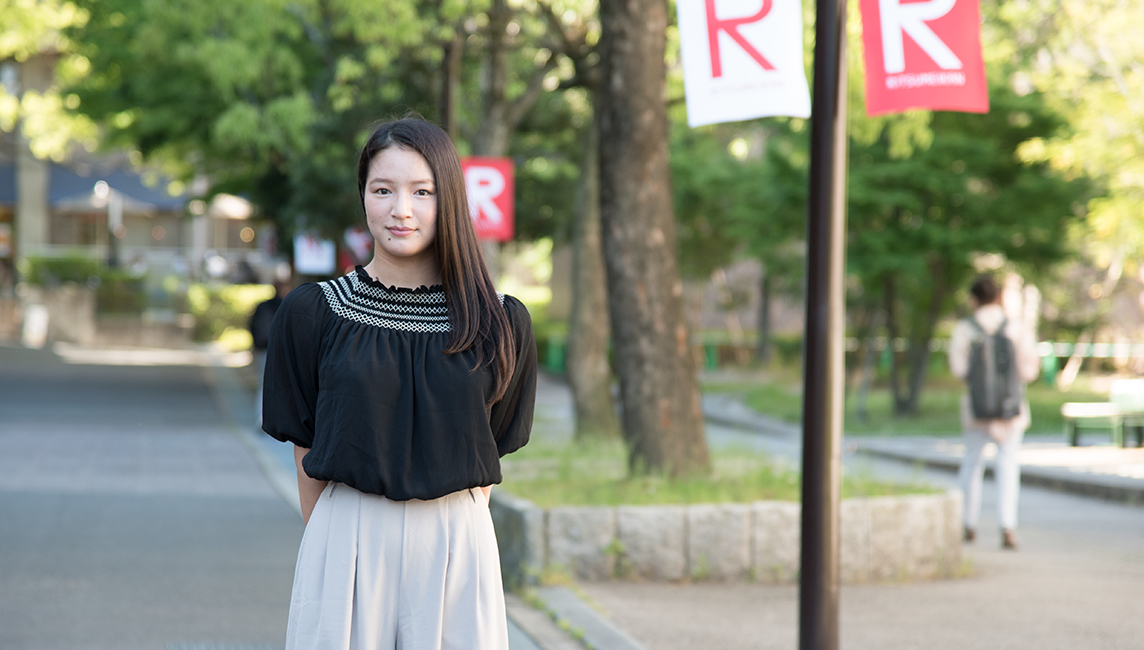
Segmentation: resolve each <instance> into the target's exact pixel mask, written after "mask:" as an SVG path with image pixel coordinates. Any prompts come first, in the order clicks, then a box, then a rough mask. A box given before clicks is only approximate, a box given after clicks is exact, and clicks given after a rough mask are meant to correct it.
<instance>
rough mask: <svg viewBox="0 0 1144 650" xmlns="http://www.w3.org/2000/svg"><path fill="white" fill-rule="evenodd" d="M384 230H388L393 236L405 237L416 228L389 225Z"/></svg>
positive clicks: (415, 230)
mask: <svg viewBox="0 0 1144 650" xmlns="http://www.w3.org/2000/svg"><path fill="white" fill-rule="evenodd" d="M386 230H388V231H389V233H390V234H391V235H393V236H395V237H405V236H408V235H412V234H413V233H415V232H417V229H416V228H402V227H400V226H390V227H389V228H386Z"/></svg>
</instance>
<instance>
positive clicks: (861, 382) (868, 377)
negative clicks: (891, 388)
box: [854, 302, 882, 422]
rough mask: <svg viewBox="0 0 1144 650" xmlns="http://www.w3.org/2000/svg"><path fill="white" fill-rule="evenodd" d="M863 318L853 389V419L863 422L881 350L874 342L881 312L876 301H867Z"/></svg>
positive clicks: (867, 412) (867, 411) (866, 416)
mask: <svg viewBox="0 0 1144 650" xmlns="http://www.w3.org/2000/svg"><path fill="white" fill-rule="evenodd" d="M862 312H863V315H864V318H863V325H862V329H861V331H860V332H859V333H858V340H859V342H860V346H861V348H860V349H859V351H858V355H857V356H858V359H859V363H858V371H857V377H856V380H857V383H858V386H857V387H856V388H855V390H854V419H855V420H857V421H858V422H865V421H866V420H867V418H868V417H869V415H870V412H869V410H868V408H867V403H868V399H869V396H870V386H871V384H873V383H874V364H875V362H876V361H877V359H878V354H879V353H880V352H881V350H879V349H877V346H876V345H875V343H876V342H877V336H878V316H879V315H880V314H881V313H882V312H881V311H880V310H879V309H878V305H877V303H876V302H867V303H866V307H865V308H864V309H863V310H862Z"/></svg>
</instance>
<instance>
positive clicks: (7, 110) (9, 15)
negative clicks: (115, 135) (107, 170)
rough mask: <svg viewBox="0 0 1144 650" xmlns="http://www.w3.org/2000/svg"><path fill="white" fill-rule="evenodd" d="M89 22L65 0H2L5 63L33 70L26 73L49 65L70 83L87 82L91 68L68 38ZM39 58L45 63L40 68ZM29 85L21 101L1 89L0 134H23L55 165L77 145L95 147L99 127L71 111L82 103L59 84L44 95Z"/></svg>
mask: <svg viewBox="0 0 1144 650" xmlns="http://www.w3.org/2000/svg"><path fill="white" fill-rule="evenodd" d="M87 18H88V14H87V12H86V11H85V10H83V9H82V8H80V7H79V6H77V5H76V3H73V2H67V1H65V0H39V1H33V0H0V61H3V60H5V59H14V60H15V61H16V62H17V63H19V64H22V65H25V66H29V68H28V69H27V70H25V73H28V72H31V68H33V67H38V66H39V64H40V63H45V64H47V65H48V66H49V67H54V69H55V75H56V77H57V79H62V80H63V81H64V82H65V83H66V82H67V81H68V80H71V79H75V78H77V77H79V76H82V75H83V74H85V73H86V72H87V70H88V69H89V68H90V64H89V62H88V61H87V59H86V58H84V57H83V56H80V55H78V54H77V53H76V52H75V48H74V43H72V42H71V41H70V40H69V39H68V38H67V37H66V36H65V35H64V34H65V32H66V31H67V30H68V29H69V28H73V27H77V26H81V25H83V24H84V22H85V21H87ZM37 57H42V58H41V59H40V61H39V62H37V61H35V59H36V58H37ZM29 76H30V77H31V78H32V79H35V76H36V75H35V74H31V75H29ZM47 81H49V82H50V81H51V80H47ZM24 83H25V86H28V87H25V88H22V89H21V90H20V91H19V92H18V93H17V94H16V95H13V94H10V93H9V92H8V89H7V88H5V87H3V86H0V134H3V133H7V132H11V131H14V130H15V129H16V128H19V129H20V132H21V135H23V136H24V138H25V139H26V141H27V143H28V147H29V149H31V151H32V153H33V154H34V155H36V156H37V157H39V158H51V159H53V160H56V161H60V160H63V159H64V158H65V157H66V156H67V155H68V153H69V152H70V150H71V147H72V145H73V144H74V143H76V142H80V143H82V144H83V145H84V146H85V147H87V148H88V149H92V148H94V147H95V146H96V135H97V130H96V125H95V124H94V123H92V121H91V120H89V119H87V118H86V117H84V116H80V115H75V114H74V113H72V112H71V111H70V110H69V109H70V108H74V107H75V106H76V105H77V102H78V98H76V97H74V96H68V95H65V94H63V93H61V92H60V89H59V88H58V87H57V86H56V85H55V84H54V83H49V84H48V86H47V88H46V89H45V90H43V91H40V90H37V89H36V88H35V87H34V86H32V85H31V84H28V82H26V81H25V82H24Z"/></svg>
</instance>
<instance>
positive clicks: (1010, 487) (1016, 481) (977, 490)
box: [958, 429, 1024, 530]
mask: <svg viewBox="0 0 1144 650" xmlns="http://www.w3.org/2000/svg"><path fill="white" fill-rule="evenodd" d="M1023 437H1024V434H1023V433H1022V432H1020V431H1018V432H1014V433H1013V434H1012V435H1009V436H1008V437H1007V438H1006V439H1005V442H1000V443H996V444H997V455H996V457H995V458H994V460H993V477H994V479H995V481H996V483H997V523H998V525H1000V526H1001V528H1004V529H1006V530H1016V529H1017V495H1018V492H1019V491H1020V489H1021V466H1020V464H1019V463H1018V461H1017V453H1018V452H1019V451H1020V450H1021V439H1022V438H1023ZM964 439H965V456H964V457H962V459H961V470H960V472H959V473H958V479H959V480H960V483H961V490H962V494H964V495H965V525H966V527H968V528H973V529H976V528H977V521H978V519H979V518H980V516H981V484H982V482H983V479H984V476H985V448H986V446H988V445H989V443H991V442H996V441H995V440H994V439H993V438H992V437H990V435H989V434H988V433H986V432H985V431H980V430H976V429H967V430H966V431H965V434H964Z"/></svg>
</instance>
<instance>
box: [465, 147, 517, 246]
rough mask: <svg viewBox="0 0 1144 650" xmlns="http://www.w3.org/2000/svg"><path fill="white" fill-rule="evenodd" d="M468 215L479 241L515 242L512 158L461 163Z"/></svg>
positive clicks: (470, 159) (480, 159) (474, 158)
mask: <svg viewBox="0 0 1144 650" xmlns="http://www.w3.org/2000/svg"><path fill="white" fill-rule="evenodd" d="M461 169H462V170H463V172H464V174H465V194H466V195H468V199H469V213H470V216H471V217H472V218H473V227H474V228H476V231H477V237H478V238H479V239H492V240H495V241H501V242H505V241H510V240H511V239H512V238H513V234H514V233H513V230H514V223H513V222H514V218H513V216H514V215H513V208H514V205H513V203H514V201H513V191H514V188H513V176H512V171H513V169H512V158H482V157H477V156H470V157H467V158H462V159H461Z"/></svg>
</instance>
